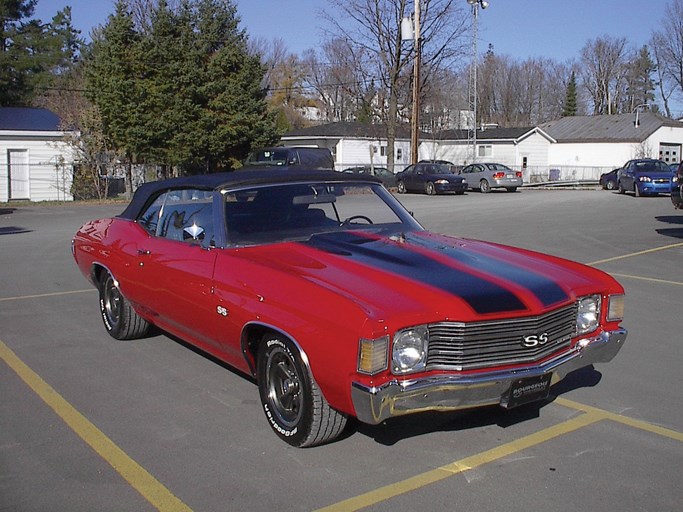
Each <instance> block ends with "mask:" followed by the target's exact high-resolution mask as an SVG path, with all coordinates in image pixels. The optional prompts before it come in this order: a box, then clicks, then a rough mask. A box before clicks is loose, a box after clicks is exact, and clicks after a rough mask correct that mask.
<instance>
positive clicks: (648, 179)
mask: <svg viewBox="0 0 683 512" xmlns="http://www.w3.org/2000/svg"><path fill="white" fill-rule="evenodd" d="M638 180H639V181H652V180H651V179H650V177H649V176H641V177H640V178H638Z"/></svg>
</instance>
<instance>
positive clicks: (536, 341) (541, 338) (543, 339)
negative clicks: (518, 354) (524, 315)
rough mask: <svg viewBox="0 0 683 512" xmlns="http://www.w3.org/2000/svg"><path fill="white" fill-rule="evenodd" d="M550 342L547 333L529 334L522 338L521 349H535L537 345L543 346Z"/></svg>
mask: <svg viewBox="0 0 683 512" xmlns="http://www.w3.org/2000/svg"><path fill="white" fill-rule="evenodd" d="M548 341H550V340H549V339H548V333H547V332H544V333H543V334H530V335H529V336H524V337H523V338H522V346H523V347H528V348H531V347H536V346H538V345H545V344H546V343H548Z"/></svg>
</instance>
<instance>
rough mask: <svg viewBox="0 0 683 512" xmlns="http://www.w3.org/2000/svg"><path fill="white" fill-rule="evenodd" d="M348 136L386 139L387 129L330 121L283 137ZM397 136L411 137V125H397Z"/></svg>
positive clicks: (381, 126)
mask: <svg viewBox="0 0 683 512" xmlns="http://www.w3.org/2000/svg"><path fill="white" fill-rule="evenodd" d="M328 137H329V138H340V137H341V138H347V137H353V138H357V139H373V140H376V139H386V138H387V129H386V126H385V125H383V124H365V123H357V122H339V123H328V124H321V125H317V126H309V127H307V128H301V129H299V130H292V131H290V132H287V133H285V134H284V135H283V136H282V138H283V139H293V138H328ZM396 137H397V138H399V139H410V126H409V125H399V126H397V127H396ZM420 137H421V138H427V137H429V135H428V134H426V133H421V134H420Z"/></svg>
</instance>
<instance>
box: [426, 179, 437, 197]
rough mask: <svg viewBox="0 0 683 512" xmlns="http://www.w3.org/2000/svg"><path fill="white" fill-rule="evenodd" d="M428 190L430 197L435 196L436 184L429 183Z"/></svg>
mask: <svg viewBox="0 0 683 512" xmlns="http://www.w3.org/2000/svg"><path fill="white" fill-rule="evenodd" d="M426 190H427V194H428V195H430V196H433V195H434V194H436V187H435V186H434V183H432V182H431V181H428V182H427V186H426Z"/></svg>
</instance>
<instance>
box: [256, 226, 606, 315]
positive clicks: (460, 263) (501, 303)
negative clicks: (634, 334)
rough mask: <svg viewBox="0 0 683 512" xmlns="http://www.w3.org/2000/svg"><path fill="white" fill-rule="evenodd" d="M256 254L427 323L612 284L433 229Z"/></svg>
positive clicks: (513, 311) (521, 311) (318, 240)
mask: <svg viewBox="0 0 683 512" xmlns="http://www.w3.org/2000/svg"><path fill="white" fill-rule="evenodd" d="M253 249H255V250H258V249H259V248H253ZM253 256H254V255H252V257H253ZM258 259H259V262H260V264H261V265H266V266H269V267H272V269H273V270H277V271H279V272H283V273H285V274H286V275H288V276H295V277H296V278H302V279H304V280H306V281H308V282H310V283H313V284H315V285H316V286H322V287H325V288H327V289H329V290H331V291H333V292H335V293H336V294H338V295H341V296H345V297H347V298H348V299H350V300H352V301H354V302H355V303H357V304H358V305H359V306H360V307H363V308H364V309H365V311H366V313H368V314H370V313H371V312H374V313H378V316H386V315H387V314H388V312H391V313H393V314H399V315H400V314H407V315H413V316H414V315H416V314H417V315H418V316H419V314H420V313H424V314H425V315H426V316H428V317H430V318H431V319H430V320H428V321H436V320H460V321H472V320H476V319H480V318H482V316H485V317H489V316H490V317H505V316H524V315H533V314H540V313H543V312H545V311H549V310H551V309H555V308H557V307H559V306H561V305H564V304H568V303H571V302H573V301H574V300H576V297H577V296H580V295H583V294H588V293H596V292H599V291H600V290H596V279H595V278H596V277H598V278H599V279H602V280H603V284H604V287H603V289H604V288H608V287H609V283H611V282H614V281H613V280H612V278H610V277H609V276H607V275H606V274H604V273H602V272H601V271H598V270H596V269H592V268H589V267H586V266H583V265H580V264H578V263H574V262H570V261H567V260H563V259H560V258H555V257H552V256H546V255H542V254H538V253H533V252H529V251H525V250H522V249H515V248H512V247H506V246H502V245H498V244H492V243H487V242H480V241H476V240H469V239H463V238H454V237H448V236H443V235H436V234H432V233H429V232H409V233H401V234H396V235H394V236H390V237H386V236H385V237H382V236H377V235H373V234H371V233H369V232H362V231H346V232H340V233H329V234H324V235H317V236H314V237H312V238H311V239H310V240H308V241H306V242H288V243H285V244H279V245H277V246H269V248H268V250H267V251H266V250H264V251H263V252H261V254H259V256H258ZM617 286H618V285H617ZM301 291H302V292H303V293H305V291H304V290H301ZM330 314H334V313H333V312H330ZM404 320H405V319H404ZM417 320H418V319H417V318H416V319H415V321H416V322H417Z"/></svg>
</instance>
